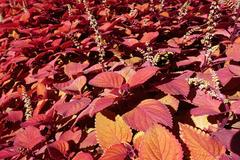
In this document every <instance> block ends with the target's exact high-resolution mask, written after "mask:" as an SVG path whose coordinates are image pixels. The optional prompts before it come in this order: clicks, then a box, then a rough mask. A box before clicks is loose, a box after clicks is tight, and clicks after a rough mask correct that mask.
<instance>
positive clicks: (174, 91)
mask: <svg viewBox="0 0 240 160" xmlns="http://www.w3.org/2000/svg"><path fill="white" fill-rule="evenodd" d="M191 75H192V72H186V73H184V74H182V75H181V76H178V77H176V78H174V79H173V80H171V81H170V82H168V80H167V81H166V82H165V81H164V80H163V82H161V84H160V85H157V86H156V88H157V89H160V90H161V91H163V92H164V93H166V94H171V95H183V96H185V97H187V95H188V93H189V90H190V86H189V84H188V82H187V78H189V77H190V76H191Z"/></svg>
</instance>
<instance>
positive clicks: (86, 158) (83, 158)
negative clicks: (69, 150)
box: [72, 152, 93, 160]
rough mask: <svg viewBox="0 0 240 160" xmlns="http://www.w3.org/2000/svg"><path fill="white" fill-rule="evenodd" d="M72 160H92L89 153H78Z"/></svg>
mask: <svg viewBox="0 0 240 160" xmlns="http://www.w3.org/2000/svg"><path fill="white" fill-rule="evenodd" d="M72 160H93V157H92V156H91V154H89V153H85V152H78V153H77V154H76V156H74V157H73V159H72Z"/></svg>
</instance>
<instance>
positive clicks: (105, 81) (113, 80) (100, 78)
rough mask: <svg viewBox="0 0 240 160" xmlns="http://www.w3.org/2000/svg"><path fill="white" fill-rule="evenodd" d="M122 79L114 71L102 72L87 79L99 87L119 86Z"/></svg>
mask: <svg viewBox="0 0 240 160" xmlns="http://www.w3.org/2000/svg"><path fill="white" fill-rule="evenodd" d="M123 81H124V79H123V77H122V76H121V75H120V74H118V73H114V72H102V73H99V74H98V75H96V76H95V77H94V78H93V79H91V80H90V81H89V84H90V85H92V86H95V87H101V88H120V87H121V85H122V83H123Z"/></svg>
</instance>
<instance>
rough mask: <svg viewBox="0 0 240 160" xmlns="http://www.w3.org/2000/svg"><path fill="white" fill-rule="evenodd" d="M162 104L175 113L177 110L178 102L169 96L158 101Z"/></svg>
mask: <svg viewBox="0 0 240 160" xmlns="http://www.w3.org/2000/svg"><path fill="white" fill-rule="evenodd" d="M159 101H160V102H161V103H162V104H165V105H169V106H171V107H172V108H173V109H174V110H175V111H177V110H178V106H179V100H178V99H177V98H175V97H173V96H171V95H170V94H168V95H166V96H164V97H163V98H161V99H160V100H159Z"/></svg>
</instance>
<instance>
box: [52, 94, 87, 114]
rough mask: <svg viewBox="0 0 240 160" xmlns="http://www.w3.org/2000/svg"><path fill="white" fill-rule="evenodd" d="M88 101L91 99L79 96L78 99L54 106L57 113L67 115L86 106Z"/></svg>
mask: <svg viewBox="0 0 240 160" xmlns="http://www.w3.org/2000/svg"><path fill="white" fill-rule="evenodd" d="M90 102H91V100H90V99H89V98H81V99H80V100H73V101H71V102H67V103H62V104H58V105H55V106H54V108H55V110H56V111H57V112H58V114H60V115H62V116H64V117H68V116H72V115H74V114H76V113H78V112H80V111H81V110H83V109H84V108H86V107H87V106H88V105H89V103H90Z"/></svg>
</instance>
